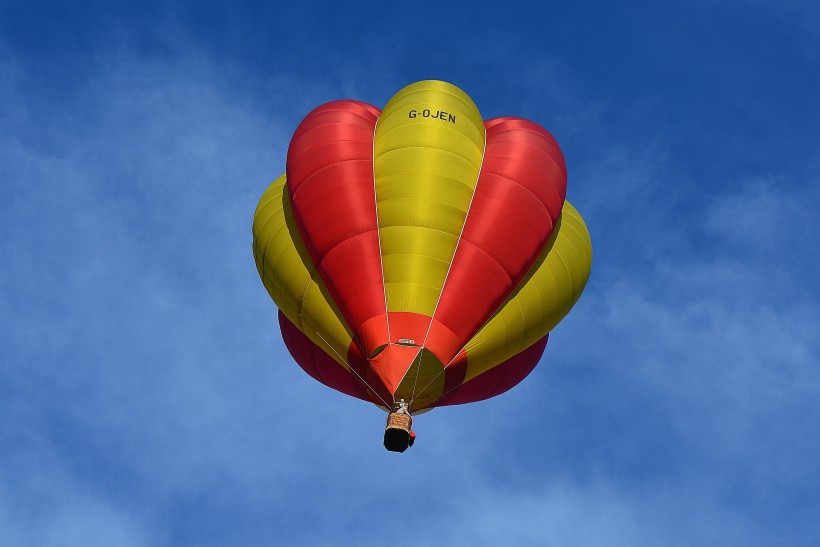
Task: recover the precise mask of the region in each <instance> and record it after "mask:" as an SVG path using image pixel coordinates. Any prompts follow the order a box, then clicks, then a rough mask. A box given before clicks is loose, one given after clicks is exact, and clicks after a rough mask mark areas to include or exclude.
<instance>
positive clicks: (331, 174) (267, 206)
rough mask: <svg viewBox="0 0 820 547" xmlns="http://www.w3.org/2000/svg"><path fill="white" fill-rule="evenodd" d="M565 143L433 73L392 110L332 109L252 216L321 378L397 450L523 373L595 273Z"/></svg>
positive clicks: (275, 293) (258, 252)
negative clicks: (371, 418)
mask: <svg viewBox="0 0 820 547" xmlns="http://www.w3.org/2000/svg"><path fill="white" fill-rule="evenodd" d="M566 181H567V175H566V165H565V162H564V157H563V155H562V153H561V150H560V148H559V146H558V143H557V142H556V141H555V139H554V138H553V137H552V135H550V133H548V132H547V131H546V130H545V129H544V128H542V127H541V126H540V125H538V124H536V123H534V122H531V121H528V120H525V119H522V118H515V117H501V118H494V119H490V120H487V121H484V120H483V119H482V117H481V114H480V113H479V111H478V108H477V107H476V105H475V104H474V103H473V101H472V100H471V99H470V97H469V96H468V95H467V94H466V93H465V92H464V91H462V90H461V89H459V88H458V87H456V86H454V85H452V84H449V83H446V82H442V81H432V80H428V81H421V82H416V83H414V84H411V85H409V86H407V87H405V88H404V89H402V90H401V91H399V92H398V93H396V94H395V95H394V96H393V97H392V98H391V99H390V101H388V103H387V104H386V105H385V107H384V109H383V110H381V111H379V109H377V108H376V107H374V106H371V105H369V104H367V103H364V102H360V101H353V100H340V101H334V102H330V103H327V104H323V105H321V106H319V107H318V108H316V109H315V110H313V111H312V112H310V113H309V114H308V115H307V116H306V117H305V118H304V120H303V121H302V122H301V123H300V124H299V126H298V128H297V129H296V132H295V133H294V135H293V138H292V140H291V142H290V147H289V149H288V153H287V166H286V173H285V174H283V175H282V176H280V177H279V178H278V179H276V180H275V181H274V182H273V183H272V184H271V185H270V186H269V187H268V189H267V190H266V191H265V192H264V194H263V195H262V198H261V199H260V201H259V205H258V207H257V209H256V213H255V215H254V220H253V254H254V258H255V260H256V266H257V269H258V272H259V275H260V277H261V279H262V282H263V283H264V286H265V288H266V289H267V291H268V293H269V295H270V296H271V298H272V299H273V301H274V302H275V304H276V305H277V306H278V308H279V326H280V330H281V333H282V338H283V339H284V342H285V345H286V346H287V348H288V350H289V351H290V354H291V355H292V356H293V358H294V359H295V360H296V362H297V363H298V364H299V365H300V366H301V367H302V368H303V369H304V370H305V372H307V373H308V374H309V375H310V376H312V377H313V378H315V379H316V380H318V381H319V382H321V383H323V384H325V385H327V386H329V387H331V388H333V389H336V390H338V391H340V392H342V393H345V394H347V395H350V396H352V397H357V398H359V399H363V400H365V401H369V402H371V403H374V404H375V405H377V406H379V407H381V408H382V409H384V410H386V411H387V412H388V413H389V415H388V421H387V428H386V431H385V446H386V447H387V448H388V449H389V450H393V451H404V449H405V448H406V447H407V446H408V444H410V443H411V442H412V440H413V439H414V436H413V435H412V434H411V433H412V432H411V423H412V414H417V413H419V412H421V411H425V410H429V409H431V408H434V407H437V406H444V405H455V404H464V403H470V402H474V401H480V400H483V399H487V398H490V397H494V396H496V395H499V394H501V393H504V392H505V391H507V390H509V389H510V388H512V387H513V386H515V385H516V384H518V383H519V382H520V381H521V380H523V379H524V378H525V377H526V376H527V375H528V374H529V373H530V372H531V371H532V370H533V368H534V367H535V365H536V364H537V363H538V361H539V359H540V358H541V356H542V354H543V352H544V348H545V347H546V344H547V338H548V336H549V333H550V331H551V330H552V329H553V328H554V327H555V326H556V325H557V324H558V322H559V321H560V320H561V319H562V318H563V317H564V316H565V315H566V314H567V313H568V312H569V310H570V309H571V308H572V306H573V305H574V304H575V302H576V301H577V300H578V298H579V296H580V295H581V291H582V290H583V289H584V286H585V284H586V282H587V279H588V277H589V272H590V267H591V263H592V247H591V242H590V237H589V233H588V231H587V228H586V225H585V224H584V221H583V219H582V218H581V215H580V214H579V213H578V211H577V210H576V209H575V208H574V207H573V206H572V205H570V203H569V202H567V201H566V200H565V197H566Z"/></svg>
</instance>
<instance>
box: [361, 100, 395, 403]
mask: <svg viewBox="0 0 820 547" xmlns="http://www.w3.org/2000/svg"><path fill="white" fill-rule="evenodd" d="M381 117H382V116H381V111H380V112H379V115H378V117H377V118H376V123H375V124H374V125H373V146H371V147H370V150H371V152H370V156H371V160H372V161H371V162H370V163H371V164H372V165H373V170H372V172H373V206H374V207H375V210H376V241H378V242H379V265H380V266H381V269H382V292H383V293H384V320H385V322H386V323H387V344H388V345H390V314H389V313H387V310H388V308H387V282H386V281H385V279H384V258H383V257H382V235H381V227H380V226H379V198H378V196H377V195H376V128H377V127H378V126H379V120H380V119H381ZM362 353H365V354H366V352H364V351H363V352H362ZM368 357H369V356H368ZM390 408H391V410H392V408H393V407H392V406H391V407H390Z"/></svg>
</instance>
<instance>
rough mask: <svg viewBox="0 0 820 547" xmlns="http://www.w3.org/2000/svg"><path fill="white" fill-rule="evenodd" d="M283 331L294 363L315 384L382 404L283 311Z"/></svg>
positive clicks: (281, 327) (283, 337)
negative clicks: (315, 381) (314, 381)
mask: <svg viewBox="0 0 820 547" xmlns="http://www.w3.org/2000/svg"><path fill="white" fill-rule="evenodd" d="M279 329H280V330H281V331H282V339H283V340H284V341H285V346H286V347H287V348H288V351H289V352H290V354H291V356H293V359H294V360H295V361H296V362H297V363H298V364H299V366H300V367H302V370H304V371H305V372H307V373H308V374H309V375H310V376H311V377H313V378H314V379H315V380H317V381H318V382H321V383H323V384H324V385H326V386H328V387H331V388H333V389H335V390H336V391H341V392H342V393H344V394H346V395H350V396H351V397H356V398H358V399H363V400H365V401H370V402H372V403H376V404H380V403H379V402H378V399H374V398H373V397H371V396H370V395H368V393H367V389H366V388H365V386H364V383H363V382H361V381H359V380H358V379H357V378H356V377H355V376H354V375H352V374H350V373H349V372H348V371H347V370H345V369H344V367H342V366H341V365H340V364H339V363H337V362H336V361H335V360H333V359H332V358H331V357H330V356H329V355H328V354H327V353H325V352H324V350H322V348H320V347H319V346H317V345H316V344H314V343H313V341H312V340H311V339H310V338H308V337H307V336H305V334H304V333H302V331H300V330H299V329H298V328H296V325H294V324H293V323H291V322H290V321H289V320H288V318H287V317H285V314H284V313H282V312H281V311H280V312H279Z"/></svg>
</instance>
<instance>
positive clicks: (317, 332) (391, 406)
mask: <svg viewBox="0 0 820 547" xmlns="http://www.w3.org/2000/svg"><path fill="white" fill-rule="evenodd" d="M299 318H300V319H301V318H302V315H301V314H299ZM314 332H315V333H316V336H318V337H319V338H320V339H321V340H322V342H324V343H325V345H327V347H329V348H330V350H331V351H332V352H333V353H335V354H336V355H337V356H338V357H339V359H341V360H342V361H343V362H344V364H346V365H347V367H348V368H347V369H348V370H349V371H350V372H352V373H353V374H354V375H355V376H356V378H358V379H359V381H360V382H361V383H363V384H364V385H365V387H367V389H369V390H370V391H371V392H372V393H373V395H375V396H376V397H378V398H379V400H380V401H381V402H382V403H384V406H386V407H387V409H388V412H389V411H390V410H392V409H393V405H389V404H387V402H386V401H385V400H384V399H382V397H381V395H379V393H378V392H377V391H376V390H375V389H373V388H372V387H371V386H370V384H368V383H367V381H366V380H365V379H364V378H362V377H361V376H359V373H358V372H356V371H355V370H354V369H353V367H352V366H351V365H350V363H348V362H347V359H345V358H344V357H342V356H341V355H340V354H339V352H338V351H336V348H334V347H333V346H332V345H331V344H330V342H328V341H327V340H325V338H324V336H322V335H321V334H320V333H319V331H318V330H315V331H314Z"/></svg>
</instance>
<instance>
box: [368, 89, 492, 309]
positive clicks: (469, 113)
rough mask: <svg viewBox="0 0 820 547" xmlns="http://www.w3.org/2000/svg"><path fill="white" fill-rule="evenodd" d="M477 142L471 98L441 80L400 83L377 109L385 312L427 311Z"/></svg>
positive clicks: (470, 179) (475, 164) (455, 228)
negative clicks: (378, 115)
mask: <svg viewBox="0 0 820 547" xmlns="http://www.w3.org/2000/svg"><path fill="white" fill-rule="evenodd" d="M484 141H485V132H484V123H483V121H482V119H481V114H480V112H479V111H478V109H477V108H476V107H475V104H473V102H472V100H471V99H470V98H469V97H468V96H467V95H466V94H465V93H464V92H463V91H461V90H460V89H458V88H457V87H455V86H453V85H451V84H447V83H445V82H438V81H424V82H417V83H415V84H412V85H410V86H407V87H406V88H404V89H402V90H401V91H399V92H398V93H397V94H396V95H395V96H394V97H393V98H392V99H391V100H390V101H389V102H388V103H387V105H386V106H385V108H384V110H383V111H382V114H381V116H380V117H379V121H378V123H377V125H376V133H375V140H374V145H373V156H374V174H375V179H376V180H375V188H376V206H377V214H378V221H379V238H380V245H381V251H382V267H383V270H384V281H385V287H386V293H387V294H386V297H387V309H388V311H390V312H415V313H420V314H423V315H429V316H432V315H433V312H434V310H435V307H436V304H437V302H438V299H439V296H440V294H441V288H442V286H443V285H444V281H445V278H446V276H447V270H448V268H449V264H450V262H451V261H452V258H453V255H454V253H455V249H456V245H457V242H458V236H459V234H460V233H461V231H462V229H463V226H464V220H465V218H466V215H467V211H468V210H469V207H470V202H471V200H472V196H473V193H474V191H475V186H476V182H477V180H478V174H479V170H480V168H481V162H482V159H483V155H484Z"/></svg>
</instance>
